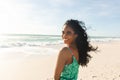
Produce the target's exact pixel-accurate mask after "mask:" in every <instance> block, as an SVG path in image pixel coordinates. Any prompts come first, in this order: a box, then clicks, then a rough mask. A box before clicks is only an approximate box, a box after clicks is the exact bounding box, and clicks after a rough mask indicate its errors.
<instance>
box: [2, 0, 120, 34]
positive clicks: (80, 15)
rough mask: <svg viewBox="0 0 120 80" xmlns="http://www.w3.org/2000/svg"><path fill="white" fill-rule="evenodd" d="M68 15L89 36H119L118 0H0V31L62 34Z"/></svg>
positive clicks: (119, 16) (6, 32)
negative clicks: (82, 24)
mask: <svg viewBox="0 0 120 80" xmlns="http://www.w3.org/2000/svg"><path fill="white" fill-rule="evenodd" d="M68 19H77V20H79V21H83V22H84V23H85V24H86V27H87V28H88V29H87V33H88V35H90V36H120V0H0V34H49V35H61V31H62V27H63V24H64V23H65V21H66V20H68Z"/></svg>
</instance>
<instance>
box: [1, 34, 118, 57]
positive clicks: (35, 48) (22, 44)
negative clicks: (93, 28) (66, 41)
mask: <svg viewBox="0 0 120 80" xmlns="http://www.w3.org/2000/svg"><path fill="white" fill-rule="evenodd" d="M89 40H91V41H95V42H109V41H112V40H120V37H100V36H91V37H90V38H89ZM61 44H63V41H62V38H61V35H39V34H4V35H0V54H2V53H7V54H10V53H12V54H15V53H17V54H18V55H21V54H23V53H25V54H27V55H31V54H39V55H52V54H57V50H58V49H56V48H55V47H53V46H57V45H61Z"/></svg>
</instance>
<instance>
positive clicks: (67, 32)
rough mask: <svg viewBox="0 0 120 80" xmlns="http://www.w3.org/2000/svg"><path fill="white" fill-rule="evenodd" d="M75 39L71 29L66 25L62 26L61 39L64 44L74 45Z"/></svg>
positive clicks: (75, 35)
mask: <svg viewBox="0 0 120 80" xmlns="http://www.w3.org/2000/svg"><path fill="white" fill-rule="evenodd" d="M76 37H77V34H75V32H74V31H73V29H72V28H71V27H69V26H68V25H64V26H63V30H62V39H63V41H64V43H65V44H67V45H70V44H72V43H74V42H75V39H76Z"/></svg>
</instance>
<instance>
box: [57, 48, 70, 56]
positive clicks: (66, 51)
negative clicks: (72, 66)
mask: <svg viewBox="0 0 120 80" xmlns="http://www.w3.org/2000/svg"><path fill="white" fill-rule="evenodd" d="M68 52H69V50H68V47H63V48H61V49H60V51H59V57H62V58H66V57H67V54H66V53H68Z"/></svg>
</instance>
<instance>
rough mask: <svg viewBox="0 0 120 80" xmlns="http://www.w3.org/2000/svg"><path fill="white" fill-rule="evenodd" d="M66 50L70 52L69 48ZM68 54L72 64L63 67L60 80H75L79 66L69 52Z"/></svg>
mask: <svg viewBox="0 0 120 80" xmlns="http://www.w3.org/2000/svg"><path fill="white" fill-rule="evenodd" d="M68 49H69V50H70V48H68ZM70 53H71V54H72V59H73V62H72V63H71V64H68V65H65V66H64V69H63V71H62V73H61V76H60V80H77V76H78V70H79V64H78V61H77V60H76V58H75V57H74V56H73V53H72V51H71V50H70Z"/></svg>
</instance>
